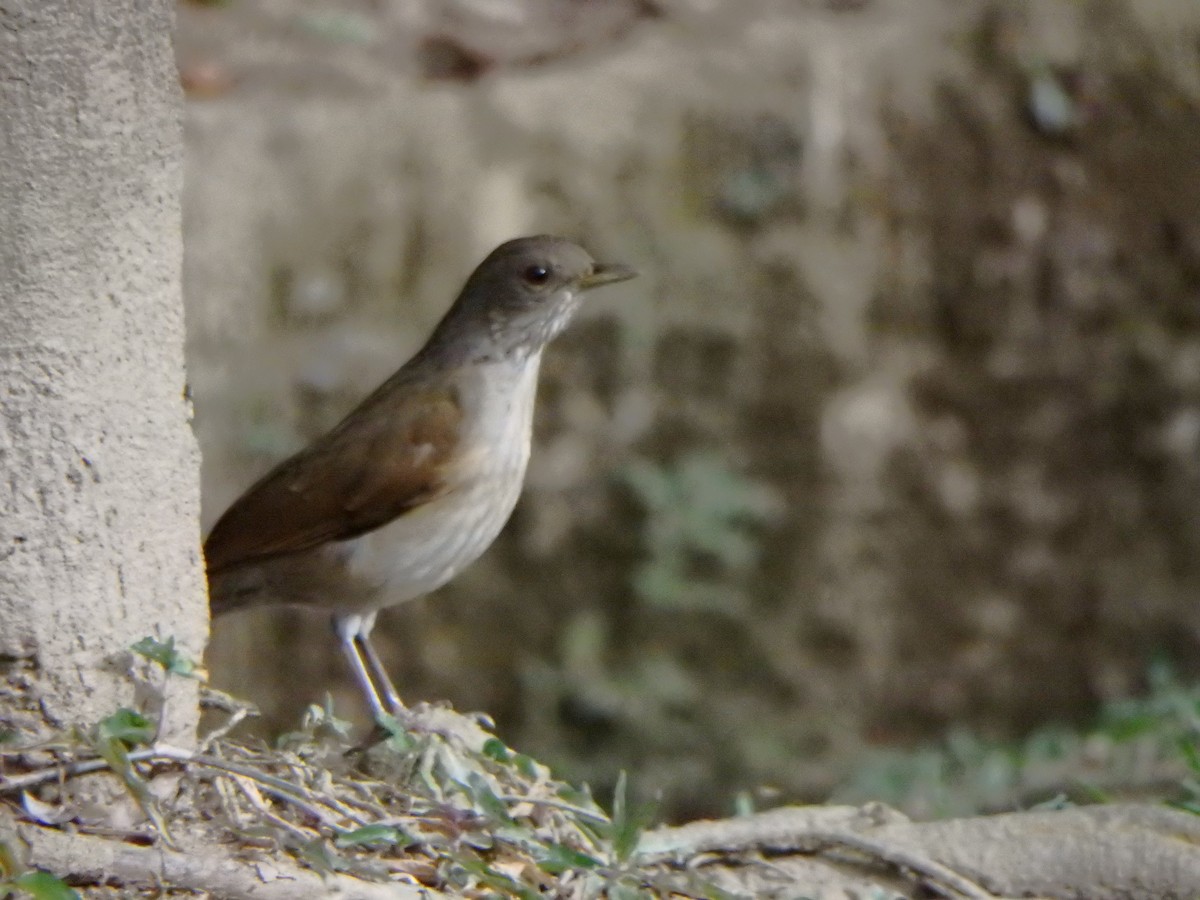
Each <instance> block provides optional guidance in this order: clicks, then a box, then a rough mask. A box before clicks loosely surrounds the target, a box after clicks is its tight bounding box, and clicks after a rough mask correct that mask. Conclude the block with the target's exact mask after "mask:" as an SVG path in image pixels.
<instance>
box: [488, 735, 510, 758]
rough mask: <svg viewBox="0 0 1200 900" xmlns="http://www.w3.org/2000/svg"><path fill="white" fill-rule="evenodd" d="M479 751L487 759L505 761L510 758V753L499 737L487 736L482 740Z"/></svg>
mask: <svg viewBox="0 0 1200 900" xmlns="http://www.w3.org/2000/svg"><path fill="white" fill-rule="evenodd" d="M481 752H482V753H483V755H484V756H486V757H487V758H488V759H494V760H495V761H496V762H502V763H506V762H508V761H509V760H511V759H512V753H511V752H509V749H508V747H506V746H505V745H504V741H502V740H500V739H499V738H488V739H487V740H486V741H484V742H483V748H482V750H481Z"/></svg>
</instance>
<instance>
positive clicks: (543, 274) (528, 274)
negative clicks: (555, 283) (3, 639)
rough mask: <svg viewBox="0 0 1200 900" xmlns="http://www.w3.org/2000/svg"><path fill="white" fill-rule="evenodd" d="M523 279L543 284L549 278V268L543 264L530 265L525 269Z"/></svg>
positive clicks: (531, 282)
mask: <svg viewBox="0 0 1200 900" xmlns="http://www.w3.org/2000/svg"><path fill="white" fill-rule="evenodd" d="M525 280H526V281H528V282H529V283H530V284H545V283H546V282H547V281H549V280H550V270H549V269H547V268H546V267H545V266H530V267H529V268H528V269H526V270H525Z"/></svg>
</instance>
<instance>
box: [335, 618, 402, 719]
mask: <svg viewBox="0 0 1200 900" xmlns="http://www.w3.org/2000/svg"><path fill="white" fill-rule="evenodd" d="M373 618H374V617H372V619H373ZM372 624H373V623H372ZM362 625H363V620H362V618H361V617H360V616H334V617H333V630H334V631H335V632H337V636H338V641H339V642H340V643H341V645H342V653H343V654H344V655H345V657H346V662H348V663H349V664H350V672H351V674H352V675H353V676H354V680H355V681H357V682H358V687H359V690H361V691H362V693H363V697H364V698H365V699H366V701H367V705H368V706H370V707H371V717H372V718H373V719H375V720H376V721H378V720H379V717H380V716H382V715H384V714H385V713H387V710H386V709H384V707H383V703H381V702H380V700H379V692H378V691H376V690H375V683H374V682H373V681H372V680H371V673H370V672H369V671H367V666H366V665H365V664H364V663H363V658H362V654H361V653H360V652H359V643H358V639H359V636H360V634H361V630H362ZM367 630H368V631H370V628H369V626H368V629H367ZM367 647H368V649H369V648H370V644H367ZM374 655H375V654H374V651H371V653H370V656H371V657H374ZM377 663H378V660H377V659H375V660H374V662H373V665H375V664H377ZM387 684H388V687H389V688H390V689H391V692H392V693H393V694H394V693H395V692H396V689H395V688H393V687H392V686H391V683H390V682H388V683H387Z"/></svg>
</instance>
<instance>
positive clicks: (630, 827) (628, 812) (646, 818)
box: [612, 770, 651, 862]
mask: <svg viewBox="0 0 1200 900" xmlns="http://www.w3.org/2000/svg"><path fill="white" fill-rule="evenodd" d="M628 787H629V785H628V780H627V778H626V775H625V772H624V770H622V772H621V774H620V775H618V776H617V786H616V788H615V789H614V791H613V811H612V842H613V855H614V856H615V857H616V859H617V861H618V862H628V861H629V860H630V859H631V858H632V857H633V854H634V852H635V851H636V850H637V846H638V842H639V841H640V840H641V837H642V832H643V831H644V830H645V828H646V825H647V824H649V822H650V819H651V814H650V808H649V807H646V806H643V807H639V808H637V809H633V808H631V807H630V806H629V801H628V798H627V796H626V795H627V793H628Z"/></svg>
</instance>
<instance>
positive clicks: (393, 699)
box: [358, 613, 408, 718]
mask: <svg viewBox="0 0 1200 900" xmlns="http://www.w3.org/2000/svg"><path fill="white" fill-rule="evenodd" d="M374 627H375V613H371V614H370V615H366V616H363V617H362V619H361V620H360V623H359V626H358V649H359V650H360V651H361V654H362V656H363V657H365V658H366V660H367V666H368V667H369V668H370V670H371V681H372V684H374V685H377V686H379V687H381V688H383V699H384V702H385V703H386V704H387V707H388V710H389V711H390V712H391V713H392V715H394V716H396V717H397V718H400V717H402V716H407V714H408V710H407V709H406V708H405V706H404V703H403V701H401V699H400V693H399V691H397V690H396V686H395V685H394V684H392V679H391V678H390V677H389V676H388V673H387V669H385V668H384V667H383V660H381V659H380V658H379V654H378V653H376V652H375V647H374V645H373V644H372V643H371V629H372V628H374Z"/></svg>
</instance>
